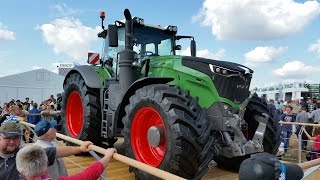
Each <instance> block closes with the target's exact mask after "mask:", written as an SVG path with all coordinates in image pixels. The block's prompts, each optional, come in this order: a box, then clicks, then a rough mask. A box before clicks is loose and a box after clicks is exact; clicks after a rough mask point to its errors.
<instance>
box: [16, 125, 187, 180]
mask: <svg viewBox="0 0 320 180" xmlns="http://www.w3.org/2000/svg"><path fill="white" fill-rule="evenodd" d="M20 123H21V124H24V125H26V126H28V127H32V128H34V127H35V125H33V124H30V123H27V122H23V121H20ZM30 129H31V128H30ZM56 135H57V137H58V138H61V139H63V140H66V141H69V142H71V143H74V144H78V145H81V144H83V141H81V140H79V139H75V138H72V137H69V136H66V135H63V134H60V133H56ZM89 149H91V150H93V151H95V152H98V153H100V154H103V155H104V154H105V152H106V149H104V148H101V147H99V146H95V145H90V146H89ZM113 158H114V159H116V160H118V161H121V162H123V163H125V164H128V165H130V166H132V167H135V168H138V169H140V170H142V171H145V172H147V173H149V174H152V175H154V176H157V177H159V178H161V179H172V180H183V179H184V178H182V177H179V176H177V175H175V174H171V173H169V172H166V171H163V170H161V169H157V168H155V167H153V166H149V165H147V164H145V163H142V162H140V161H137V160H134V159H131V158H128V157H126V156H123V155H121V154H118V153H114V154H113Z"/></svg>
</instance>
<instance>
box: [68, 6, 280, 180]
mask: <svg viewBox="0 0 320 180" xmlns="http://www.w3.org/2000/svg"><path fill="white" fill-rule="evenodd" d="M124 16H125V22H122V21H115V23H114V24H111V25H108V28H105V27H104V25H103V22H104V18H105V16H104V13H102V14H100V18H101V19H102V32H100V33H99V34H98V37H100V38H102V39H103V40H104V47H103V54H102V57H101V58H99V59H98V60H97V59H96V60H94V59H95V58H91V57H89V61H90V62H91V63H92V62H93V63H92V64H93V65H84V66H76V67H74V69H72V70H71V71H70V72H69V73H68V74H67V76H66V78H65V80H64V84H63V88H64V93H63V102H62V119H63V132H64V134H66V135H69V136H71V137H73V138H77V139H81V140H90V141H92V142H93V143H94V144H96V145H101V146H108V147H111V146H113V144H114V143H115V142H116V141H117V138H118V137H124V138H123V139H124V147H125V154H126V155H127V156H129V157H131V158H133V159H136V160H138V161H141V162H143V163H146V164H148V165H151V166H154V167H157V168H160V169H163V170H165V171H168V172H171V173H173V174H176V175H179V176H181V177H184V178H187V179H200V178H201V177H202V176H203V175H204V174H205V173H206V172H207V170H208V163H209V162H210V161H211V160H215V161H216V162H217V163H218V165H220V166H223V167H226V168H231V169H237V168H239V165H240V163H241V162H242V161H243V160H244V159H245V158H247V157H249V156H250V154H253V153H257V152H263V151H265V152H270V153H276V151H277V149H278V146H279V143H280V130H279V127H278V122H277V121H275V120H274V119H273V118H272V117H271V116H270V113H269V112H268V109H267V105H266V102H265V101H264V100H262V99H260V98H259V97H258V96H257V95H256V94H253V93H252V94H250V91H249V86H250V81H251V77H252V73H253V71H252V70H251V69H249V68H247V67H245V66H242V65H240V64H236V63H231V62H225V61H218V60H211V59H205V58H199V57H196V43H195V40H194V38H193V37H192V36H181V35H177V27H176V26H167V27H166V28H162V27H160V26H152V25H146V24H144V20H143V19H141V18H138V17H132V16H131V14H130V11H129V10H128V9H126V10H125V11H124ZM181 39H187V40H190V42H191V43H190V47H191V48H190V51H191V52H190V53H191V56H180V55H177V54H176V53H177V52H176V51H177V50H181V46H180V45H177V42H178V41H179V40H181ZM130 170H131V171H134V173H135V175H136V177H137V178H138V179H153V178H155V177H153V176H151V175H149V174H147V173H145V172H143V171H141V170H139V169H135V168H130Z"/></svg>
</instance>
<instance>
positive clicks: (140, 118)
mask: <svg viewBox="0 0 320 180" xmlns="http://www.w3.org/2000/svg"><path fill="white" fill-rule="evenodd" d="M152 126H158V127H162V128H163V129H164V134H163V136H162V137H161V139H164V140H163V141H162V143H160V144H159V146H157V147H152V146H151V145H150V144H149V142H148V138H147V134H148V130H149V128H150V127H152ZM165 134H166V133H165V126H164V121H163V120H162V118H161V116H160V114H159V113H158V112H157V111H156V110H155V109H154V108H152V107H143V108H141V109H140V110H139V111H138V112H137V113H136V115H135V116H134V118H133V122H132V126H131V137H130V140H131V145H132V149H133V153H134V155H135V157H136V159H137V160H139V161H141V162H144V163H146V164H149V165H151V166H153V167H158V165H160V163H161V162H162V160H163V158H164V155H165V152H166V147H167V143H166V137H165Z"/></svg>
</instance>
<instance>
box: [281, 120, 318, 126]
mask: <svg viewBox="0 0 320 180" xmlns="http://www.w3.org/2000/svg"><path fill="white" fill-rule="evenodd" d="M279 123H280V124H291V125H301V126H315V127H320V124H313V123H298V122H285V121H279Z"/></svg>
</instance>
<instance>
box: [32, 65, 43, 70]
mask: <svg viewBox="0 0 320 180" xmlns="http://www.w3.org/2000/svg"><path fill="white" fill-rule="evenodd" d="M42 68H44V67H42V66H38V65H34V66H32V67H31V69H32V70H36V69H42Z"/></svg>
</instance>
